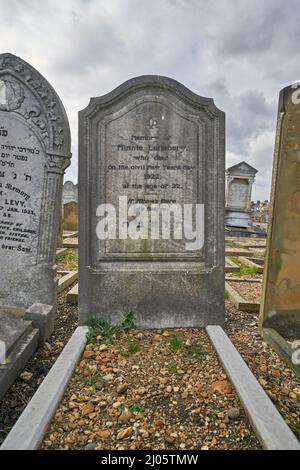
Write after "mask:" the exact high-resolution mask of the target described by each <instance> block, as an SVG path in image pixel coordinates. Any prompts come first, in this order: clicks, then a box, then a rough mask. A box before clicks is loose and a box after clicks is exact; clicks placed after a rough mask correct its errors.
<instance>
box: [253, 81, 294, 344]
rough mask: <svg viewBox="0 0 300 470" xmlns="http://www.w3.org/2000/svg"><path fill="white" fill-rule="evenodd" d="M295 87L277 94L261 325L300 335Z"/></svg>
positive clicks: (291, 334) (284, 334)
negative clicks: (277, 105)
mask: <svg viewBox="0 0 300 470" xmlns="http://www.w3.org/2000/svg"><path fill="white" fill-rule="evenodd" d="M299 103H300V101H299V87H298V88H293V86H290V87H286V88H284V89H283V90H281V92H280V96H279V108H278V118H277V134H276V142H275V155H274V165H273V179H272V195H271V208H272V209H271V217H270V221H269V233H268V241H267V252H266V264H265V271H264V288H263V301H262V304H261V310H260V320H261V326H263V327H266V328H273V329H274V330H276V331H277V332H278V333H280V334H281V335H283V336H288V337H294V338H297V339H299V338H300V104H299Z"/></svg>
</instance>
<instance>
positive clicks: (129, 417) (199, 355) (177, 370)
mask: <svg viewBox="0 0 300 470" xmlns="http://www.w3.org/2000/svg"><path fill="white" fill-rule="evenodd" d="M247 245H250V246H249V247H247ZM254 245H263V241H261V240H259V241H256V240H242V239H238V240H228V241H227V243H226V249H227V250H233V252H234V250H236V251H238V250H241V249H242V250H248V251H249V253H250V254H249V258H247V259H252V258H260V257H261V259H262V260H263V252H264V247H261V246H260V247H259V248H253V246H254ZM257 250H260V256H258V255H257ZM247 256H248V255H247ZM243 257H244V253H243ZM239 260H240V257H239V256H237V255H234V254H233V255H232V256H231V261H232V262H233V263H234V264H237V265H238V266H239V269H238V270H234V271H233V272H229V271H228V272H227V273H226V279H227V282H228V283H229V284H230V285H231V286H232V287H233V289H236V291H238V293H239V295H240V296H242V297H243V298H244V299H245V301H247V302H251V301H254V302H259V297H260V287H261V278H262V274H259V273H257V270H256V269H254V267H253V266H247V265H245V264H243V263H240V261H239ZM57 265H58V269H59V270H61V271H70V270H75V269H77V250H76V249H75V248H72V249H68V250H67V251H66V252H65V253H63V254H62V255H61V256H60V257H59V258H58V259H57ZM232 279H238V281H237V280H235V281H234V280H232ZM245 280H248V282H246V283H245V282H244V281H245ZM253 281H254V282H253ZM244 286H246V287H244ZM71 287H72V286H70V287H69V288H68V290H70V289H71ZM66 294H67V291H64V292H62V293H61V294H59V296H58V315H57V322H56V328H55V331H54V333H53V334H52V336H51V338H50V339H49V340H48V342H47V344H46V345H45V346H44V347H42V348H39V349H38V351H37V352H36V354H35V355H34V356H33V358H32V359H31V361H30V362H29V363H28V364H27V365H26V368H25V370H24V371H23V372H22V373H21V374H20V376H19V378H18V379H17V381H16V382H15V383H14V385H13V386H12V387H11V388H10V390H9V391H8V392H7V393H6V395H5V397H4V398H3V399H2V401H1V406H0V409H1V414H0V431H1V432H0V440H1V441H2V440H3V439H4V438H5V436H6V435H7V433H8V432H9V430H10V428H11V427H12V426H13V424H14V423H15V421H16V420H17V418H18V416H19V415H20V414H21V412H22V410H23V409H24V407H25V406H26V404H27V403H28V401H29V399H30V398H31V396H32V395H33V394H34V392H35V390H36V389H37V387H38V385H39V384H40V383H41V382H42V380H43V378H44V377H45V375H46V374H47V372H48V371H49V369H50V367H51V366H52V365H53V363H54V362H55V360H56V358H57V357H58V355H59V353H60V352H61V350H62V349H63V347H64V345H65V344H66V343H67V341H68V339H69V338H70V336H71V334H72V333H73V331H74V330H75V328H76V326H77V322H78V318H77V316H78V312H77V306H76V305H72V304H69V303H68V302H67V300H66ZM227 296H228V294H227V292H226V291H225V297H227ZM225 304H226V325H225V331H226V332H227V334H228V335H229V337H230V339H231V341H232V342H233V344H234V345H235V346H236V348H237V349H238V351H239V353H240V354H241V355H242V357H243V359H244V360H245V362H246V363H247V365H248V366H249V368H250V369H251V371H252V373H253V374H254V375H255V377H256V379H257V380H258V381H259V383H260V384H261V385H262V387H263V388H264V390H265V391H266V393H267V394H268V395H269V397H270V398H271V400H272V401H273V403H274V405H275V406H276V407H277V409H278V411H279V412H280V414H281V415H282V416H283V418H284V419H285V421H286V422H287V424H288V425H289V426H290V428H291V429H292V431H293V432H294V433H295V435H296V436H297V437H298V439H300V380H299V378H297V377H296V375H295V374H294V372H293V371H292V370H291V369H290V368H289V367H288V366H286V365H285V364H284V363H283V362H282V361H281V360H280V359H279V357H278V355H277V354H276V353H275V352H274V351H273V350H272V349H271V348H270V347H269V346H268V345H267V344H266V343H265V342H264V341H263V339H262V338H261V336H260V334H259V331H258V315H257V313H256V312H253V311H252V312H251V311H243V310H239V309H238V308H237V307H236V306H235V305H234V303H233V302H232V300H230V299H227V300H226V302H225ZM41 447H42V448H43V449H119V450H121V449H185V450H187V449H203V450H204V449H259V448H261V445H260V443H259V441H258V439H257V437H256V436H255V433H254V431H253V429H252V428H251V425H250V423H249V420H248V418H247V416H246V415H245V412H244V410H243V407H242V405H241V404H240V402H239V399H238V397H237V395H236V393H235V391H234V389H233V388H232V386H231V385H230V382H229V380H228V377H227V376H226V374H225V372H224V370H223V368H222V366H221V365H220V363H219V361H218V358H217V355H216V353H215V352H214V349H213V347H212V345H211V343H210V341H209V339H208V337H207V334H206V332H205V330H199V329H182V328H181V329H175V330H138V329H135V328H134V316H133V317H130V316H129V317H128V318H127V323H126V324H125V325H122V326H120V325H119V328H111V327H109V326H108V325H106V324H103V323H99V322H98V323H95V322H94V323H93V322H92V324H91V326H90V334H89V340H88V344H87V346H86V349H85V351H84V353H83V356H82V358H81V360H80V362H79V364H78V366H77V369H76V370H75V373H74V375H73V377H72V379H71V381H70V383H69V386H68V388H67V390H66V392H65V394H64V397H63V399H62V401H61V404H60V406H59V408H58V409H57V411H56V414H55V416H54V418H53V420H52V422H51V424H50V427H49V429H48V431H47V433H46V435H45V437H44V440H43V442H42V445H41Z"/></svg>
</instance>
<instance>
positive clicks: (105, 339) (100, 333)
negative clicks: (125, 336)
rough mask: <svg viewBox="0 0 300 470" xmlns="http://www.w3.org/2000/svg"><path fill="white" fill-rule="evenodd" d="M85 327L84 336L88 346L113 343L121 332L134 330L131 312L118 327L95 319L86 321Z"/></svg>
mask: <svg viewBox="0 0 300 470" xmlns="http://www.w3.org/2000/svg"><path fill="white" fill-rule="evenodd" d="M86 325H87V326H88V332H87V335H86V338H87V343H88V344H90V343H92V344H112V343H115V341H116V340H117V338H119V337H120V335H121V333H122V332H124V331H129V330H131V329H133V328H135V324H134V322H133V313H132V312H129V313H128V314H127V315H126V317H125V318H124V320H123V321H122V323H120V324H119V325H110V324H109V323H108V322H107V321H106V320H98V319H96V318H92V319H90V320H88V321H87V322H86Z"/></svg>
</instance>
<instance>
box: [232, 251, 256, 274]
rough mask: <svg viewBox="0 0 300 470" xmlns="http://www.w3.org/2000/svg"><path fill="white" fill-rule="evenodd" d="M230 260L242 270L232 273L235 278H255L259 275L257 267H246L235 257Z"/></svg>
mask: <svg viewBox="0 0 300 470" xmlns="http://www.w3.org/2000/svg"><path fill="white" fill-rule="evenodd" d="M229 259H230V260H231V261H232V262H233V263H235V264H236V265H237V266H239V268H240V270H239V271H238V272H236V273H232V274H233V275H234V276H255V275H256V274H257V268H256V267H255V266H246V265H245V264H243V263H242V262H241V261H240V260H239V259H238V258H237V257H235V256H231V257H230V258H229Z"/></svg>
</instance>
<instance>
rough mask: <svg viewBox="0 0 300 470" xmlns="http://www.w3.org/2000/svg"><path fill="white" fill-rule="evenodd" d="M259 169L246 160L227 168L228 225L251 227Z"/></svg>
mask: <svg viewBox="0 0 300 470" xmlns="http://www.w3.org/2000/svg"><path fill="white" fill-rule="evenodd" d="M256 173H257V170H256V169H255V168H253V167H252V166H251V165H249V164H248V163H246V162H241V163H238V164H237V165H234V166H232V167H230V168H227V170H226V225H227V226H229V227H238V228H243V229H250V228H251V226H252V220H251V207H250V206H251V192H252V185H253V182H254V179H255V175H256Z"/></svg>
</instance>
